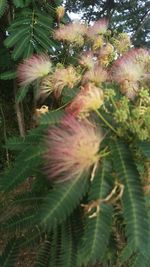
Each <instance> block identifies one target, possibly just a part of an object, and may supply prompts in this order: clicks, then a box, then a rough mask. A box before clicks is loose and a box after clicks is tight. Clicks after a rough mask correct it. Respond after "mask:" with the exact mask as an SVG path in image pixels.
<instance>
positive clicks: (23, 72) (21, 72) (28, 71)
mask: <svg viewBox="0 0 150 267" xmlns="http://www.w3.org/2000/svg"><path fill="white" fill-rule="evenodd" d="M51 67H52V63H51V61H50V59H49V57H48V56H47V55H45V54H41V55H33V56H31V57H30V58H29V59H25V60H24V62H23V63H21V64H19V66H18V70H17V76H18V80H19V83H20V86H26V85H29V84H30V83H32V82H34V81H35V80H37V79H39V78H42V77H44V76H46V75H47V74H48V73H49V72H50V71H51Z"/></svg>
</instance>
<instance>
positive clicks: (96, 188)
mask: <svg viewBox="0 0 150 267" xmlns="http://www.w3.org/2000/svg"><path fill="white" fill-rule="evenodd" d="M112 183H113V178H112V177H111V175H110V163H109V162H108V161H106V160H104V161H103V163H102V166H101V167H100V169H99V170H98V171H97V174H96V177H95V178H94V181H93V182H92V184H91V190H90V193H89V197H88V200H89V202H90V201H92V200H96V199H102V198H104V197H106V196H107V195H108V194H109V192H110V191H111V189H112ZM112 211H113V209H112V205H108V204H103V205H101V206H100V212H99V214H98V215H97V216H96V217H95V218H87V219H86V222H85V231H84V234H83V237H82V240H81V246H80V248H79V252H78V254H79V255H78V265H79V266H83V265H84V266H87V265H88V264H89V265H94V264H95V263H96V262H102V259H103V257H104V255H105V253H106V249H107V245H108V242H109V238H110V232H111V224H112Z"/></svg>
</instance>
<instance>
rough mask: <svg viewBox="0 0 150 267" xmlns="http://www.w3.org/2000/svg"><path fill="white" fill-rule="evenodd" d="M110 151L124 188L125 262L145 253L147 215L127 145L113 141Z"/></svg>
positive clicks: (147, 239) (138, 180)
mask: <svg viewBox="0 0 150 267" xmlns="http://www.w3.org/2000/svg"><path fill="white" fill-rule="evenodd" d="M111 151H112V156H113V162H114V167H115V170H116V173H117V175H118V178H119V180H120V181H122V182H123V184H124V186H125V190H124V194H123V198H122V205H123V216H124V220H125V230H126V237H127V240H128V244H127V247H126V248H125V249H124V250H123V252H122V259H123V260H127V259H128V258H129V257H130V256H131V255H132V254H133V253H136V252H139V251H140V252H143V253H145V251H146V249H147V243H148V241H149V237H148V231H149V230H148V229H149V226H148V215H147V212H146V205H145V201H144V196H143V192H142V189H141V183H140V178H139V174H138V172H137V169H136V166H135V164H134V161H133V159H132V156H131V153H130V151H129V149H128V147H127V145H126V144H124V143H123V142H121V141H119V140H117V141H114V142H113V143H112V145H111Z"/></svg>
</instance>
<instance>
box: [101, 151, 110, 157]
mask: <svg viewBox="0 0 150 267" xmlns="http://www.w3.org/2000/svg"><path fill="white" fill-rule="evenodd" d="M109 154H110V151H107V152H105V153H102V154H100V158H103V157H106V156H108V155H109Z"/></svg>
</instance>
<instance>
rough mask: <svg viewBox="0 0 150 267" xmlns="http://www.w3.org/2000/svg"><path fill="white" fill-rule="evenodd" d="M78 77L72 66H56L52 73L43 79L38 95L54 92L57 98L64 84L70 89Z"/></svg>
mask: <svg viewBox="0 0 150 267" xmlns="http://www.w3.org/2000/svg"><path fill="white" fill-rule="evenodd" d="M80 79H81V77H80V75H79V74H78V73H77V72H76V70H75V68H74V67H73V66H69V67H67V68H56V69H55V72H54V73H53V74H50V75H48V76H47V77H45V78H44V79H43V81H42V83H41V87H40V95H41V96H44V95H49V94H51V93H54V96H55V97H56V98H59V97H60V96H61V93H62V90H63V88H64V87H65V86H66V87H68V88H69V89H72V88H73V87H74V86H75V84H77V83H78V82H79V81H80Z"/></svg>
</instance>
